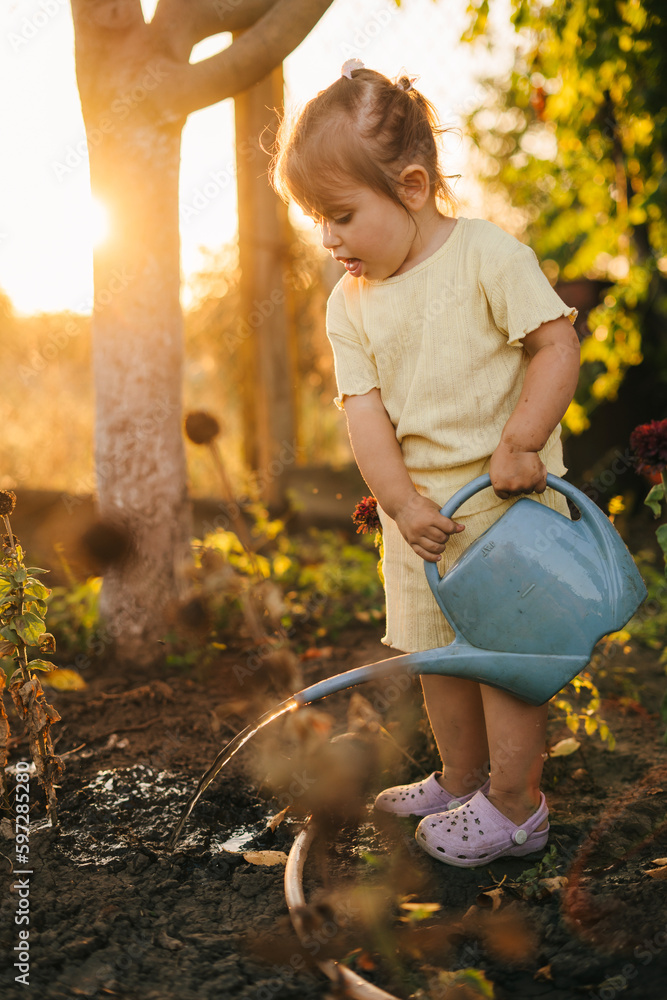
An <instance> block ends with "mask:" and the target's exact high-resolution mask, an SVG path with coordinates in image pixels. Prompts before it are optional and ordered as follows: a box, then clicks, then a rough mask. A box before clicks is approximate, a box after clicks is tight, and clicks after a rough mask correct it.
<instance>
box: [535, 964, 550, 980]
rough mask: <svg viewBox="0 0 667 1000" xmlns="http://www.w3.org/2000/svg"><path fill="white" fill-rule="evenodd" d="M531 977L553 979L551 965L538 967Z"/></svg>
mask: <svg viewBox="0 0 667 1000" xmlns="http://www.w3.org/2000/svg"><path fill="white" fill-rule="evenodd" d="M533 979H553V976H552V975H551V966H550V965H543V966H542V968H540V969H538V970H537V972H536V973H535V975H534V976H533Z"/></svg>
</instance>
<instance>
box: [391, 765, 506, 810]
mask: <svg viewBox="0 0 667 1000" xmlns="http://www.w3.org/2000/svg"><path fill="white" fill-rule="evenodd" d="M440 774H442V771H434V772H433V774H429V776H428V778H423V779H422V780H421V781H415V782H413V783H412V784H411V785H394V787H393V788H386V789H385V790H384V792H380V794H379V795H378V797H377V798H376V800H375V803H374V806H375V808H376V809H379V810H380V811H381V812H388V813H394V815H396V816H431V815H432V814H433V813H441V812H445V811H446V810H447V809H456V808H458V806H460V805H463V803H464V802H468V801H469V800H470V799H471V798H472V797H473V795H476V794H477V792H476V791H475V792H469V793H468V794H467V795H452V793H451V792H448V791H447V789H446V788H443V787H442V785H441V784H440V783H439V782H438V780H437V779H438V776H439V775H440ZM489 784H490V782H489V779H488V778H487V780H486V782H485V783H484V784H483V785H482V787H481V788H480V789H479V791H480V792H488V790H489Z"/></svg>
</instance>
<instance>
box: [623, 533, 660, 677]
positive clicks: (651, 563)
mask: <svg viewBox="0 0 667 1000" xmlns="http://www.w3.org/2000/svg"><path fill="white" fill-rule="evenodd" d="M637 566H638V568H639V572H640V573H641V575H642V578H643V580H644V583H645V584H646V589H647V590H648V597H647V598H646V600H645V601H644V603H643V604H642V606H641V607H640V608H639V610H638V611H637V612H636V614H635V615H634V616H633V617H632V618H631V619H630V621H629V622H628V624H627V625H626V629H627V631H628V633H629V634H630V635H631V636H632V638H633V639H636V640H637V641H638V642H641V643H643V644H644V645H645V646H649V647H650V648H651V649H664V647H665V635H667V584H666V583H665V575H664V573H662V572H661V571H660V570H659V569H658V568H657V567H656V566H655V554H654V553H653V552H652V551H648V550H645V551H642V552H640V553H639V554H638V556H637ZM665 658H666V657H665V654H664V653H663V659H665Z"/></svg>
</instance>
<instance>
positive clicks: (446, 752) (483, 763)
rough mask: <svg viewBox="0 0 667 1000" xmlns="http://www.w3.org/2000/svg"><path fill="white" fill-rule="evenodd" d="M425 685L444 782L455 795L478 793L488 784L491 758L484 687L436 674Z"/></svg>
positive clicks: (423, 681) (424, 679) (423, 680)
mask: <svg viewBox="0 0 667 1000" xmlns="http://www.w3.org/2000/svg"><path fill="white" fill-rule="evenodd" d="M421 682H422V688H423V691H424V701H425V703H426V710H427V712H428V718H429V722H430V723H431V728H432V730H433V735H434V736H435V742H436V744H437V746H438V751H439V753H440V757H441V758H442V763H443V767H444V775H443V777H442V779H441V781H440V783H441V785H442V786H443V787H444V788H446V789H447V791H448V792H451V793H452V794H453V795H466V794H469V793H470V792H474V791H475V790H476V789H477V788H479V787H480V786H481V785H483V784H484V782H485V781H486V777H487V761H488V759H489V747H488V744H487V739H486V728H485V721H484V707H483V704H482V697H481V693H480V685H479V684H477V682H476V681H468V680H463V679H462V678H460V677H441V676H438V675H433V674H423V675H422V678H421Z"/></svg>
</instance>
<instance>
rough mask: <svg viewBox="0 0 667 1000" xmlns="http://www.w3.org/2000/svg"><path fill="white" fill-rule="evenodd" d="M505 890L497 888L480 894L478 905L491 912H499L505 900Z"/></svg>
mask: <svg viewBox="0 0 667 1000" xmlns="http://www.w3.org/2000/svg"><path fill="white" fill-rule="evenodd" d="M503 895H504V894H503V890H502V889H501V888H500V886H496V888H495V889H489V890H488V891H487V892H480V894H479V896H478V897H477V905H478V906H482V907H485V908H486V909H489V908H490V909H491V912H493V911H494V910H497V909H498V907H499V906H500V904H501V902H502V900H503Z"/></svg>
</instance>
